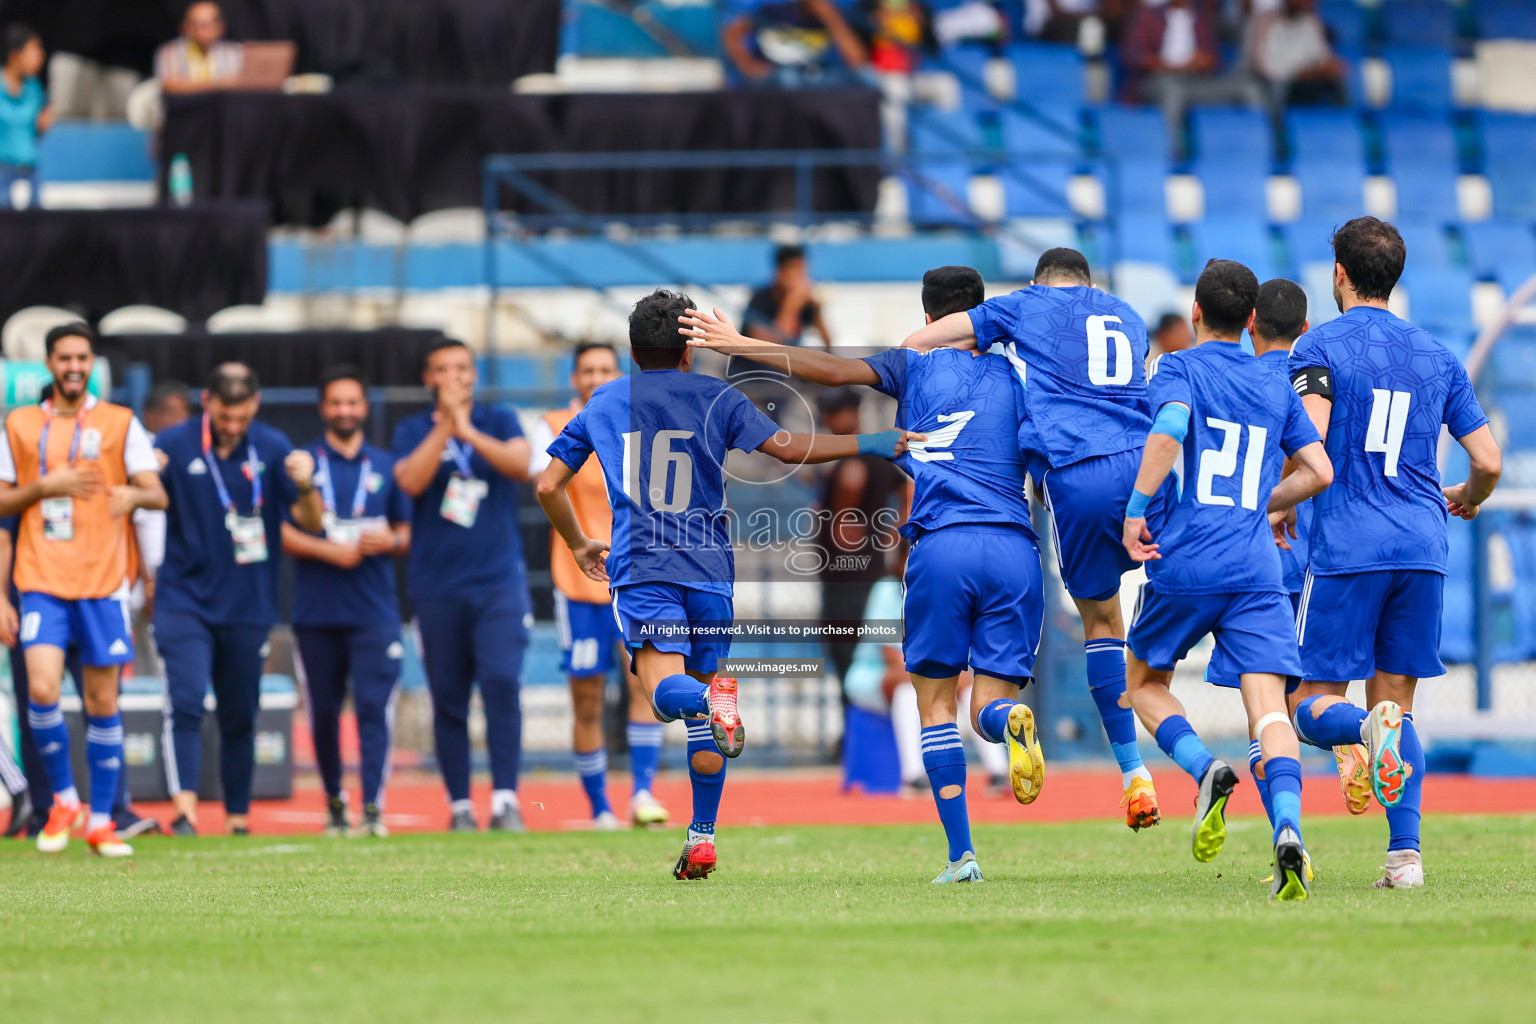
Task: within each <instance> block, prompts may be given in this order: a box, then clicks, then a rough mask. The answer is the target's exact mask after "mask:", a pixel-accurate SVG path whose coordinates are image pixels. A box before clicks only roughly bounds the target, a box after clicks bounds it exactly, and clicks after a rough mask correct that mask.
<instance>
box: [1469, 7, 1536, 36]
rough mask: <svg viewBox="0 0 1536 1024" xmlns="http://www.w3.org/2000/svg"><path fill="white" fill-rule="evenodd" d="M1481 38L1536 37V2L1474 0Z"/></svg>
mask: <svg viewBox="0 0 1536 1024" xmlns="http://www.w3.org/2000/svg"><path fill="white" fill-rule="evenodd" d="M1473 10H1474V11H1476V13H1477V34H1478V37H1479V38H1481V39H1536V4H1533V3H1531V2H1530V0H1474V3H1473Z"/></svg>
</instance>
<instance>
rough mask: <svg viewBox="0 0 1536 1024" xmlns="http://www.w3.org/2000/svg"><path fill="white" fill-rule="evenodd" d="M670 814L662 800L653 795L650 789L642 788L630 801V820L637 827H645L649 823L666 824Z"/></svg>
mask: <svg viewBox="0 0 1536 1024" xmlns="http://www.w3.org/2000/svg"><path fill="white" fill-rule="evenodd" d="M668 817H670V815H669V814H668V813H667V809H666V808H665V807H663V806H662V805H661V801H660V800H657V799H656V798H655V797H654V796H652V795H651V791H650V790H648V789H642V790H641V791H640V792H638V793H636V794H635V795H634V797H633V798H632V799H631V800H630V801H629V821H630V824H632V825H634V826H635V828H645V827H646V826H649V825H665V824H666V823H667V818H668Z"/></svg>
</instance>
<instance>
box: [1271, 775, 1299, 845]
mask: <svg viewBox="0 0 1536 1024" xmlns="http://www.w3.org/2000/svg"><path fill="white" fill-rule="evenodd" d="M1264 777H1265V778H1266V779H1267V780H1268V781H1269V799H1270V800H1271V801H1272V803H1273V804H1274V808H1275V811H1274V817H1273V825H1274V827H1273V835H1274V839H1279V838H1280V830H1281V829H1283V828H1293V829H1295V830H1296V834H1297V835H1298V836H1299V835H1301V762H1300V761H1298V760H1296V759H1295V758H1294V757H1272V758H1270V759H1269V760H1268V761H1265V762H1264ZM1271 841H1273V840H1271Z"/></svg>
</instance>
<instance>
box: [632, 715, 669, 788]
mask: <svg viewBox="0 0 1536 1024" xmlns="http://www.w3.org/2000/svg"><path fill="white" fill-rule="evenodd" d="M624 735H625V737H626V738H627V739H628V740H629V773H630V774H631V775H632V776H634V780H635V790H634V791H635V792H636V793H647V792H650V789H651V784H652V783H653V782H655V780H656V766H657V765H658V764H660V763H661V723H660V722H630V723H629V728H628V730H626V732H625V734H624Z"/></svg>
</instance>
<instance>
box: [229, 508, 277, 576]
mask: <svg viewBox="0 0 1536 1024" xmlns="http://www.w3.org/2000/svg"><path fill="white" fill-rule="evenodd" d="M224 525H225V527H227V528H228V529H229V537H230V539H231V540H232V541H234V544H235V564H236V565H255V564H257V563H258V562H265V561H266V560H267V524H266V523H265V522H264V521H263V520H262V518H261V516H242V515H239V514H238V513H235V512H230V513H229V515H227V516H225V517H224Z"/></svg>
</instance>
